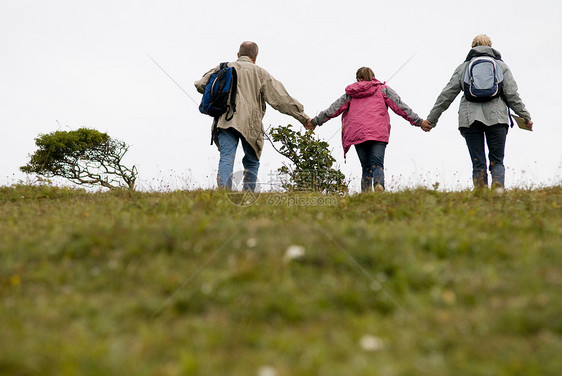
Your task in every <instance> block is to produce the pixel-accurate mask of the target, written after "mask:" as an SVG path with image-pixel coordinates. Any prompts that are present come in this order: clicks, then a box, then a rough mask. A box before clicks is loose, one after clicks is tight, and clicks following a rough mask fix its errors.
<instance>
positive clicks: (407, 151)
mask: <svg viewBox="0 0 562 376" xmlns="http://www.w3.org/2000/svg"><path fill="white" fill-rule="evenodd" d="M211 5H213V6H214V10H213V9H210V6H211ZM561 15H562V2H560V1H558V0H536V1H522V0H512V1H508V0H494V1H489V0H485V1H481V0H473V1H470V2H461V1H451V0H433V1H432V0H427V1H417V0H404V1H375V0H371V1H353V0H349V1H341V0H338V1H333V0H318V1H306V0H283V1H266V0H242V1H223V0H215V1H212V2H208V1H179V0H176V1H162V0H159V1H138V0H136V1H70V0H65V1H63V0H59V1H45V2H43V1H25V0H18V1H16V0H13V1H10V0H0V51H1V58H0V124H1V130H2V137H1V138H0V143H1V144H0V160H1V163H0V184H1V185H6V184H12V183H15V182H17V181H18V180H20V179H25V175H24V174H22V173H20V172H19V166H22V165H24V164H26V163H27V160H28V156H29V154H31V153H33V151H34V150H35V145H34V138H35V137H36V136H37V135H38V134H40V133H49V132H53V131H56V130H71V129H77V128H79V127H91V128H95V129H98V130H100V131H103V132H107V133H108V134H109V135H110V136H112V137H114V138H118V139H121V140H123V141H125V142H126V143H128V144H130V145H131V149H130V151H129V153H128V156H127V159H126V164H129V165H132V164H135V165H137V167H138V170H139V186H140V188H143V189H170V188H171V189H174V188H189V189H192V188H199V187H203V188H208V187H214V186H215V175H216V170H217V163H218V152H217V150H216V148H215V146H210V145H209V134H210V130H209V128H210V123H211V119H210V118H209V117H207V116H205V115H201V114H200V113H199V112H198V108H197V106H196V105H195V104H194V103H193V102H192V100H191V99H190V98H188V97H187V96H186V95H185V94H184V93H183V92H182V91H181V90H180V89H179V88H178V87H177V86H175V84H174V83H173V82H172V81H171V80H170V79H169V78H168V77H166V75H165V74H164V73H163V72H162V71H161V70H160V69H159V68H158V67H157V66H156V65H155V64H154V63H153V62H152V61H151V60H150V58H149V57H148V55H150V56H152V57H153V58H154V59H155V60H156V61H157V62H158V63H159V64H160V65H161V66H162V67H163V68H164V69H165V70H166V71H167V72H168V73H169V74H170V75H171V76H172V77H174V79H175V80H176V81H177V82H178V83H179V84H180V85H181V86H182V87H183V88H184V89H185V90H186V91H187V92H188V93H189V95H190V96H191V97H193V98H194V99H195V100H196V101H197V102H199V100H200V98H201V96H200V95H199V94H198V93H197V92H196V90H195V88H194V87H193V82H194V81H195V80H197V79H198V78H200V76H201V75H202V74H203V73H205V72H206V71H207V70H208V69H210V68H211V67H213V66H215V65H217V64H218V63H219V62H221V61H229V60H234V59H235V58H236V52H237V50H238V46H239V44H240V43H241V42H242V41H244V40H253V41H255V42H257V43H258V44H259V46H260V55H259V56H258V64H259V65H261V66H263V67H264V68H265V69H267V70H268V71H269V72H270V73H271V74H273V75H274V76H275V77H276V78H277V79H279V80H280V81H282V82H283V83H284V85H285V86H286V88H287V90H288V91H289V93H290V94H291V95H293V96H294V97H295V98H297V99H298V100H299V101H301V103H303V104H304V106H305V110H306V112H307V113H308V115H309V116H314V115H316V114H317V112H319V111H321V110H323V109H325V108H326V107H328V106H329V105H330V104H331V103H332V102H333V101H334V100H335V99H337V98H338V97H339V96H340V95H341V94H343V91H344V88H345V86H346V85H348V84H350V83H352V82H353V81H354V78H355V71H356V70H357V68H359V67H361V66H369V67H371V68H372V69H373V70H374V72H375V75H376V76H377V78H379V79H380V80H383V81H384V80H386V79H387V78H388V77H390V76H391V75H392V74H393V73H394V72H395V71H396V70H397V69H398V68H399V67H400V66H401V65H402V64H403V63H404V62H405V61H406V60H408V59H409V58H410V57H411V56H412V55H414V57H413V59H412V60H411V61H410V62H409V63H408V64H407V65H406V66H405V67H404V68H403V69H402V70H401V71H400V72H399V73H398V74H397V75H396V76H395V77H394V78H393V79H392V80H391V81H390V82H389V85H390V86H391V87H392V88H393V89H395V90H396V91H397V92H398V94H399V95H400V96H401V97H402V99H403V100H404V101H405V102H406V103H407V104H408V105H409V106H410V107H412V109H413V110H414V111H416V112H417V113H418V114H419V115H420V116H422V117H424V118H425V117H426V116H427V115H428V113H429V110H430V109H431V107H432V106H433V103H434V102H435V99H436V98H437V95H438V94H439V93H440V91H441V89H442V88H443V87H444V86H445V84H446V83H447V82H448V80H449V78H450V76H451V74H452V73H453V71H454V69H455V68H456V66H457V65H458V64H460V63H461V62H462V61H463V60H464V58H465V56H466V54H467V52H468V50H469V48H470V43H471V41H472V38H473V37H474V36H475V35H477V34H480V33H485V34H488V35H489V36H490V37H491V38H492V41H493V44H494V45H493V47H494V48H496V49H498V50H499V51H500V52H501V53H502V55H503V57H504V61H505V62H506V63H507V64H508V65H509V66H510V68H511V70H512V72H513V74H514V76H515V79H516V81H517V84H518V86H519V93H520V95H521V97H522V99H523V101H524V103H525V104H526V106H527V109H528V110H529V111H530V112H531V115H532V116H533V121H534V123H535V131H534V132H532V133H530V132H525V131H522V130H520V129H512V130H510V132H509V135H508V140H507V148H506V158H505V164H506V168H507V177H506V186H507V187H508V188H513V187H522V186H525V187H526V186H529V185H531V184H532V185H534V186H543V185H554V184H560V182H561V181H562V147H561V146H560V143H561V141H562V126H561V125H560V120H559V119H558V118H559V116H560V108H561V103H562V74H561V71H560V65H561V61H562V49H561V48H560V46H561V43H562V26H561V24H560V16H561ZM458 101H459V99H457V100H456V101H455V102H454V103H453V104H452V105H451V107H450V109H449V110H448V111H447V112H446V113H445V114H444V115H443V116H442V117H441V119H440V122H439V124H438V126H437V128H436V129H434V130H433V131H432V132H430V133H428V134H426V133H424V132H422V131H421V130H420V129H419V128H414V127H411V126H410V125H409V124H408V123H407V122H406V121H405V120H403V119H402V118H400V117H397V116H392V132H391V139H390V144H389V146H388V147H387V153H386V166H385V167H386V179H387V187H388V188H390V189H401V188H406V187H411V186H414V185H424V186H431V185H432V184H433V183H435V182H439V183H440V186H441V187H442V188H444V189H447V190H458V189H466V188H470V187H471V164H470V158H469V156H468V152H467V150H466V145H465V143H464V140H463V138H462V137H461V136H460V135H459V133H458V130H457V111H458ZM288 123H292V124H294V125H297V122H296V121H295V120H294V119H292V118H291V117H288V116H285V115H281V114H279V113H277V112H276V111H275V110H273V109H271V108H268V111H267V113H266V116H265V119H264V125H265V126H266V128H267V127H268V126H270V125H272V126H277V125H286V124H288ZM340 126H341V122H340V119H339V118H338V119H334V120H331V121H329V122H328V123H326V124H325V125H324V126H323V127H321V128H317V129H318V134H319V136H320V137H321V138H323V139H325V140H329V142H330V145H331V147H332V148H333V154H334V156H335V157H336V159H337V162H338V164H340V167H341V169H342V171H343V172H344V173H345V174H346V176H347V177H349V178H353V179H354V180H353V181H352V187H353V189H354V190H358V188H359V179H360V165H359V160H358V158H357V155H356V154H355V151H354V150H350V152H349V154H348V158H347V163H345V164H344V160H343V153H342V148H341V140H340V133H339V129H340ZM241 158H242V150H241V148H239V151H238V156H237V164H236V167H235V170H236V169H241V168H242V167H241ZM282 161H283V158H282V157H280V156H279V155H277V154H276V152H275V151H274V150H273V148H272V147H271V146H270V145H267V144H266V146H265V150H264V152H263V154H262V161H261V169H260V177H259V179H260V181H264V182H265V181H268V180H269V175H270V173H271V172H272V171H276V170H277V168H278V167H280V166H281V163H282Z"/></svg>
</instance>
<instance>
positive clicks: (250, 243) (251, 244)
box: [246, 238, 258, 248]
mask: <svg viewBox="0 0 562 376" xmlns="http://www.w3.org/2000/svg"><path fill="white" fill-rule="evenodd" d="M256 245H258V241H257V240H256V238H248V240H246V246H247V247H248V248H254V247H255V246H256Z"/></svg>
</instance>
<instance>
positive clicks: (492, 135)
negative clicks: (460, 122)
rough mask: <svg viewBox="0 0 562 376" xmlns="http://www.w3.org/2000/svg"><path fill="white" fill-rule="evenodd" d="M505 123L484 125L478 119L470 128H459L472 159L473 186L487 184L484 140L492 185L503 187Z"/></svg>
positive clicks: (485, 185) (506, 128)
mask: <svg viewBox="0 0 562 376" xmlns="http://www.w3.org/2000/svg"><path fill="white" fill-rule="evenodd" d="M507 130H508V126H507V124H496V125H490V126H488V125H484V124H482V123H481V122H479V121H475V122H474V123H472V124H471V126H470V128H460V131H461V134H462V135H463V137H464V138H465V140H466V145H467V146H468V152H469V153H470V158H471V160H472V181H473V183H474V187H475V188H484V187H487V186H488V172H487V171H486V151H485V146H484V140H486V143H487V144H488V158H489V159H490V173H491V174H492V187H503V186H504V182H505V167H504V165H503V158H504V152H505V139H506V137H507Z"/></svg>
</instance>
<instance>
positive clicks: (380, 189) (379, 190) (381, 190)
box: [375, 183, 384, 192]
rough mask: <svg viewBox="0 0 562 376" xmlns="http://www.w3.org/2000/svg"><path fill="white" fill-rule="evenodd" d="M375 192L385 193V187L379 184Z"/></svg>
mask: <svg viewBox="0 0 562 376" xmlns="http://www.w3.org/2000/svg"><path fill="white" fill-rule="evenodd" d="M375 192H384V187H383V186H382V185H381V184H379V183H377V184H376V185H375Z"/></svg>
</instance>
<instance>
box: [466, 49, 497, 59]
mask: <svg viewBox="0 0 562 376" xmlns="http://www.w3.org/2000/svg"><path fill="white" fill-rule="evenodd" d="M476 56H490V57H493V58H494V59H496V60H501V59H502V55H501V54H500V52H499V51H498V50H495V49H493V48H492V47H488V46H476V47H473V48H472V49H471V50H470V52H469V53H468V55H466V60H465V61H470V60H471V59H472V58H473V57H476Z"/></svg>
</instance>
